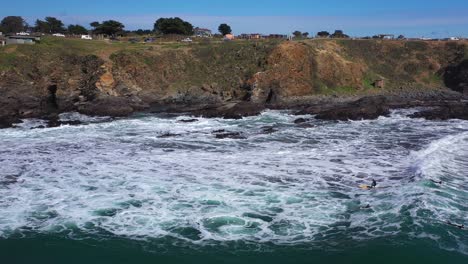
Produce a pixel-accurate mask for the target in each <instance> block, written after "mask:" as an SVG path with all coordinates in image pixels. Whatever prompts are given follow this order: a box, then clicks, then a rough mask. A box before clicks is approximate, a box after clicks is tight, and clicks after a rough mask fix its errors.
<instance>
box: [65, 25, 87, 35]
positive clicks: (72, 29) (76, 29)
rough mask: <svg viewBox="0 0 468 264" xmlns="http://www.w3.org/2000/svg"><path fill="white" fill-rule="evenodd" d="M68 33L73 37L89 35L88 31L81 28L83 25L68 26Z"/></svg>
mask: <svg viewBox="0 0 468 264" xmlns="http://www.w3.org/2000/svg"><path fill="white" fill-rule="evenodd" d="M68 33H70V34H72V35H87V34H88V30H87V29H86V28H85V27H83V26H81V25H69V26H68Z"/></svg>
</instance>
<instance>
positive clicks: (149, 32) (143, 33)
mask: <svg viewBox="0 0 468 264" xmlns="http://www.w3.org/2000/svg"><path fill="white" fill-rule="evenodd" d="M129 33H134V34H137V35H140V36H143V35H149V34H151V30H149V29H138V30H134V31H130V32H129Z"/></svg>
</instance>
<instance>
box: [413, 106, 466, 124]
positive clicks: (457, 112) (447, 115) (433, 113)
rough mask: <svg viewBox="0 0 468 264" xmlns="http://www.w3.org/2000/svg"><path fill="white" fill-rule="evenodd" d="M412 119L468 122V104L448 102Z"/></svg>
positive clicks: (417, 114)
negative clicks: (461, 120) (460, 120)
mask: <svg viewBox="0 0 468 264" xmlns="http://www.w3.org/2000/svg"><path fill="white" fill-rule="evenodd" d="M409 117H411V118H425V119H428V120H448V119H463V120H468V103H467V102H451V103H448V102H446V103H445V105H443V106H439V107H435V108H432V109H429V110H424V111H421V112H417V113H414V114H412V115H409Z"/></svg>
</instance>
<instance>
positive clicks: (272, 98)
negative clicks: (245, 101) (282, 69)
mask: <svg viewBox="0 0 468 264" xmlns="http://www.w3.org/2000/svg"><path fill="white" fill-rule="evenodd" d="M275 101H276V94H275V92H274V91H273V89H270V92H269V93H268V96H267V99H266V101H265V103H267V104H271V103H274V102H275Z"/></svg>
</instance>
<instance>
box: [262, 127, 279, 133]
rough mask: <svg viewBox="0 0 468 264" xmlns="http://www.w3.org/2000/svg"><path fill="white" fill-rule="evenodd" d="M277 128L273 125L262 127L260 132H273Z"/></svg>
mask: <svg viewBox="0 0 468 264" xmlns="http://www.w3.org/2000/svg"><path fill="white" fill-rule="evenodd" d="M277 131H278V129H276V128H274V127H262V133H263V134H273V133H275V132H277Z"/></svg>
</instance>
